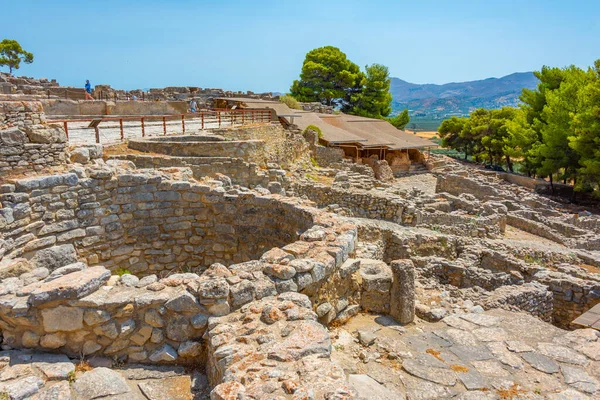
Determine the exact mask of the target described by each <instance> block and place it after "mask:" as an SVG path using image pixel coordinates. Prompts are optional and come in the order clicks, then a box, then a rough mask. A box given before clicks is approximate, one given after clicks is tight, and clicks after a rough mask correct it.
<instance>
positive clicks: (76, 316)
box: [42, 306, 83, 332]
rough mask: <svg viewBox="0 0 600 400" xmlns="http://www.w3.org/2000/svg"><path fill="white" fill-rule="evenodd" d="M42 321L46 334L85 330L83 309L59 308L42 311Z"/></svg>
mask: <svg viewBox="0 0 600 400" xmlns="http://www.w3.org/2000/svg"><path fill="white" fill-rule="evenodd" d="M42 321H43V326H44V330H45V331H46V332H73V331H77V330H80V329H83V310H82V309H81V308H75V307H66V306H58V307H56V308H46V309H43V310H42Z"/></svg>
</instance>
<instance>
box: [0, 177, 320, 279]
mask: <svg viewBox="0 0 600 400" xmlns="http://www.w3.org/2000/svg"><path fill="white" fill-rule="evenodd" d="M2 191H3V194H2V204H3V206H4V208H3V209H1V210H2V212H1V213H0V215H1V216H2V217H3V224H0V227H1V228H2V229H1V230H0V233H2V236H3V239H4V240H3V242H2V244H1V245H0V254H3V253H4V254H7V255H9V256H10V257H18V256H22V255H25V256H26V257H28V256H29V255H30V254H32V252H33V251H35V250H38V249H40V248H43V247H46V246H48V245H52V244H55V243H58V244H62V243H74V244H75V246H76V248H77V250H78V252H79V254H80V256H82V257H85V258H86V259H87V261H88V263H89V264H90V265H94V264H102V265H105V266H106V267H108V268H111V269H117V268H123V269H128V270H130V271H132V272H134V273H136V274H142V275H143V274H149V273H153V272H160V271H168V270H173V269H178V268H179V269H183V268H187V269H196V268H203V267H206V266H208V265H210V264H212V263H214V262H221V263H224V264H232V263H235V262H242V261H247V260H250V259H253V258H256V257H258V256H259V255H260V254H262V252H264V251H265V250H266V249H268V248H271V247H273V246H282V245H285V244H287V243H290V242H293V241H294V240H295V239H296V238H297V235H298V232H299V231H302V230H305V229H307V228H308V227H310V226H311V224H312V220H313V217H312V214H310V213H308V212H306V211H305V210H303V209H302V208H297V207H295V206H293V205H291V204H289V203H285V202H280V201H277V200H275V199H270V198H266V197H265V198H261V197H256V196H255V195H253V194H250V193H248V194H240V195H228V194H226V193H225V190H224V189H223V188H214V189H213V188H211V187H210V186H207V185H199V184H190V183H189V182H183V181H182V182H169V181H167V182H164V181H163V180H162V179H161V177H160V176H159V175H154V176H152V175H148V174H123V175H119V176H118V177H115V176H113V174H112V173H111V172H110V171H103V170H99V171H98V170H94V171H92V172H91V175H90V176H89V177H86V178H79V177H78V176H77V175H76V174H74V173H70V174H64V175H54V176H50V177H39V178H32V179H26V180H20V181H18V182H17V183H16V186H15V185H4V186H2ZM15 227H22V229H18V230H15Z"/></svg>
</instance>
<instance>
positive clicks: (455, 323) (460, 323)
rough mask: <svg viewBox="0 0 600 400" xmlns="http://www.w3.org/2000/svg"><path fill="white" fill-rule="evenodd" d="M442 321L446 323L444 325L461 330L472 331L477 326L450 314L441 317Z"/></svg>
mask: <svg viewBox="0 0 600 400" xmlns="http://www.w3.org/2000/svg"><path fill="white" fill-rule="evenodd" d="M442 322H444V323H446V325H448V326H450V327H452V328H456V329H460V330H463V331H473V330H475V329H477V327H478V325H476V324H473V323H471V322H469V321H466V320H464V319H462V318H461V317H459V316H456V315H450V316H448V317H446V318H444V319H442Z"/></svg>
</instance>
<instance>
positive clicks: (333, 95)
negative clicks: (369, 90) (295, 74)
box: [290, 46, 364, 106]
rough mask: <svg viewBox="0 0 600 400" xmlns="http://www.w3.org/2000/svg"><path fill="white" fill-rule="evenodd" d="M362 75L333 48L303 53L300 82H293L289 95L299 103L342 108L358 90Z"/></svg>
mask: <svg viewBox="0 0 600 400" xmlns="http://www.w3.org/2000/svg"><path fill="white" fill-rule="evenodd" d="M363 79H364V74H363V73H362V72H361V71H360V68H359V67H358V65H356V64H354V63H353V62H352V61H350V60H348V58H346V54H344V53H343V52H342V51H341V50H340V49H338V48H337V47H333V46H325V47H319V48H318V49H314V50H311V51H309V52H308V53H307V54H306V58H305V59H304V63H303V64H302V71H301V73H300V80H295V81H294V83H293V84H292V87H291V88H290V94H291V95H292V96H293V97H294V98H295V99H296V100H298V101H305V102H313V101H318V102H321V103H323V104H327V105H330V106H331V105H335V106H342V105H343V102H344V101H345V100H347V99H348V98H350V97H351V96H352V95H353V94H354V93H355V92H357V91H359V90H360V89H361V84H362V81H363Z"/></svg>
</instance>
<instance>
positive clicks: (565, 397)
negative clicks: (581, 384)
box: [546, 389, 590, 400]
mask: <svg viewBox="0 0 600 400" xmlns="http://www.w3.org/2000/svg"><path fill="white" fill-rule="evenodd" d="M546 398H547V399H548V400H589V399H590V397H589V396H588V395H585V394H583V393H581V392H578V391H577V390H574V389H567V390H563V391H561V392H560V393H550V394H547V395H546Z"/></svg>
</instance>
